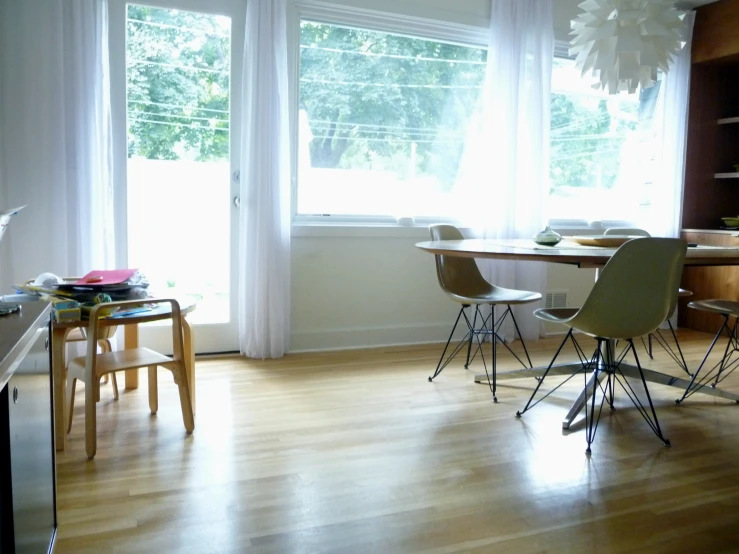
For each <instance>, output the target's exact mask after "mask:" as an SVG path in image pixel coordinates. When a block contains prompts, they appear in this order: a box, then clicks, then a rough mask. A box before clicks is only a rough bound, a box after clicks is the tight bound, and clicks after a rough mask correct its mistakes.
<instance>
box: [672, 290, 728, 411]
mask: <svg viewBox="0 0 739 554" xmlns="http://www.w3.org/2000/svg"><path fill="white" fill-rule="evenodd" d="M688 308H693V309H695V310H701V311H704V312H712V313H716V314H719V315H721V317H722V322H721V327H719V330H718V332H717V333H716V335H715V336H714V337H713V341H712V342H711V345H710V346H709V347H708V350H707V351H706V354H705V356H704V357H703V360H702V361H701V363H700V365H699V366H698V369H696V370H695V373H694V374H693V377H692V378H691V379H690V383H688V386H687V387H686V388H685V392H683V395H682V396H681V397H680V398H679V399H677V400H675V403H676V404H680V403H681V402H682V401H683V400H685V399H686V398H688V397H689V396H691V395H692V394H693V393H695V392H699V391H700V389H702V388H703V387H711V388H716V385H718V384H719V383H720V382H721V381H723V380H724V379H726V378H727V377H728V376H729V375H731V373H732V372H733V371H734V370H735V369H736V368H737V366H738V365H739V357H737V354H739V339H738V338H737V327H738V324H739V302H737V301H735V300H698V301H693V302H690V303H688ZM729 318H734V323H733V325H730V324H729ZM724 332H726V336H727V342H726V348H725V349H724V353H723V355H722V356H721V359H719V360H718V362H716V363H715V364H714V365H713V366H712V367H711V369H709V370H707V371H705V372H704V373H703V374H702V375H701V373H702V371H703V366H705V365H706V362H707V361H708V357H709V356H710V355H711V352H712V351H713V347H714V346H716V343H717V342H718V340H719V339H720V338H721V335H722V334H723V333H724ZM699 376H700V377H699Z"/></svg>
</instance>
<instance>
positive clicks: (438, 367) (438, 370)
mask: <svg viewBox="0 0 739 554" xmlns="http://www.w3.org/2000/svg"><path fill="white" fill-rule="evenodd" d="M468 307H469V305H468V304H465V305H463V306H462V307H461V308H460V310H459V313H458V314H457V319H456V320H455V321H454V326H453V327H452V332H451V333H449V338H448V339H447V341H446V345H445V346H444V350H443V351H442V353H441V357H440V358H439V363H438V364H437V365H436V371H434V374H433V375H432V376H431V377H429V378H428V380H429V383H431V382H432V381H433V380H434V379H436V377H437V376H438V375H439V373H441V372H442V371H443V370H444V368H445V367H446V366H447V364H449V362H450V361H451V360H452V359H453V358H454V356H456V355H457V352H459V350H460V349H461V347H462V345H463V344H466V342H467V337H466V336H465V339H464V340H463V341H462V342H461V343H460V344H458V345H457V347H456V348H455V349H454V351H453V352H452V353H451V354H450V355H449V357H448V358H447V359H446V361H444V356H445V355H446V351H447V350H448V349H449V343H451V341H452V337H453V336H454V331H456V330H457V325H458V324H459V320H460V318H461V317H462V316H464V318H465V321H466V322H467V326H468V327H470V322H469V320H468V319H467V316H466V314H465V313H464V310H465V308H468ZM469 332H470V333H472V332H473V331H472V329H470V331H469ZM470 340H472V335H471V336H470Z"/></svg>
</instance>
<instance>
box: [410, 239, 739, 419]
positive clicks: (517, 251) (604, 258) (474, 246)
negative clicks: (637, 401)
mask: <svg viewBox="0 0 739 554" xmlns="http://www.w3.org/2000/svg"><path fill="white" fill-rule="evenodd" d="M416 246H417V247H418V248H420V249H421V250H425V251H426V252H429V253H431V254H438V255H443V256H459V257H464V258H487V259H495V260H524V261H535V262H552V263H562V264H571V265H576V266H578V267H587V268H601V267H603V266H604V265H605V264H606V263H608V260H609V259H610V258H611V256H613V254H614V253H615V252H616V250H617V248H603V247H598V246H581V245H579V244H577V243H574V242H570V241H568V240H563V241H562V242H560V243H559V244H558V245H556V246H540V245H538V244H536V243H535V242H534V241H533V240H530V239H465V240H435V241H434V240H432V241H424V242H419V243H416ZM724 265H739V248H737V247H733V248H732V247H719V246H697V247H689V248H688V252H687V254H686V257H685V266H692V267H695V266H724ZM619 367H620V369H621V372H622V373H623V374H624V375H625V376H629V377H636V378H639V372H638V369H637V367H636V366H632V365H631V364H626V363H624V362H622V363H621V364H620V366H619ZM545 369H546V368H545V367H538V368H532V369H518V370H513V371H506V372H503V373H498V374H497V377H498V378H509V379H510V378H521V377H539V376H541V375H542V374H543V373H544V370H545ZM581 369H582V366H581V364H580V363H569V364H555V365H554V366H552V369H551V370H550V372H549V373H550V375H571V374H572V373H574V372H578V371H580V370H581ZM643 370H644V378H645V379H646V380H647V381H651V382H655V383H659V384H662V385H667V386H671V387H675V388H678V389H681V391H684V390H685V389H686V388H687V386H688V384H689V383H690V381H687V380H685V379H680V378H678V377H673V376H671V375H667V374H665V373H660V372H657V371H653V370H650V369H646V368H643ZM475 382H476V383H482V382H485V383H487V382H488V378H487V376H486V375H475ZM592 386H594V383H592V384H591V387H592ZM699 392H702V393H705V394H710V395H712V396H720V397H722V398H727V399H729V400H734V401H736V402H739V395H736V394H732V393H730V392H726V391H722V390H720V389H716V388H711V387H703V388H701V389H700V391H699ZM587 396H588V395H586V393H585V392H584V391H583V393H582V394H580V396H579V397H578V399H577V400H576V401H575V403H574V404H573V405H572V408H570V411H569V412H568V413H567V416H565V419H564V420H563V422H562V428H564V429H568V428H569V426H570V424H571V423H572V421H573V420H574V419H575V417H576V416H577V414H578V413H580V411H581V410H582V408H583V406H584V405H585V402H586V400H587Z"/></svg>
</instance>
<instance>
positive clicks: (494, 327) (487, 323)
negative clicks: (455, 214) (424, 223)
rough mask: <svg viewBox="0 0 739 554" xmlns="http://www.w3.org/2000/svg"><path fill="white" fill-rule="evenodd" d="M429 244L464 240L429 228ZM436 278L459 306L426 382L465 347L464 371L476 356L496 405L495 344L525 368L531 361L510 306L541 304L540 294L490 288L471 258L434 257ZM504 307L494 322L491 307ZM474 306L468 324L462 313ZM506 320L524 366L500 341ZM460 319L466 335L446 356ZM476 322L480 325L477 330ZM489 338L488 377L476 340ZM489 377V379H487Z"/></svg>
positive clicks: (448, 230) (447, 229) (442, 228)
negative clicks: (485, 308) (486, 311)
mask: <svg viewBox="0 0 739 554" xmlns="http://www.w3.org/2000/svg"><path fill="white" fill-rule="evenodd" d="M429 231H430V233H431V239H432V240H462V239H464V236H463V235H462V233H461V232H460V231H459V229H457V228H456V227H454V226H453V225H431V226H429ZM436 276H437V277H438V280H439V285H440V286H441V288H442V290H443V291H444V292H445V293H446V294H447V296H449V298H451V299H452V300H454V301H455V302H458V303H459V304H461V308H460V310H459V313H458V314H457V319H456V321H455V322H454V326H453V327H452V332H451V333H450V334H449V339H448V340H447V342H446V345H445V346H444V351H443V352H442V353H441V358H440V359H439V363H438V364H437V366H436V371H435V372H434V374H433V375H432V376H431V377H429V378H428V380H429V382H431V381H433V380H434V379H435V378H436V377H437V376H438V375H439V373H441V372H442V370H443V369H444V368H445V367H446V366H447V365H448V364H449V362H450V361H451V360H452V359H453V358H454V357H455V356H456V355H457V354H458V353H459V351H460V350H462V348H464V347H465V346H466V347H467V359H466V361H465V364H464V367H465V369H467V368H468V367H469V365H470V363H471V362H472V360H473V359H474V358H475V357H476V356H477V354H478V353H479V354H480V357H481V359H482V362H483V367H484V368H485V374H486V375H487V376H488V383H489V384H490V390H491V392H492V393H493V401H494V402H497V401H498V398H497V396H496V378H495V376H496V358H497V344H498V342H500V343H501V344H502V345H503V346H505V347H506V348H507V349H508V351H509V352H510V353H511V354H513V356H514V357H515V358H516V359H517V360H518V362H519V363H520V364H521V365H522V366H523V367H525V368H530V367H531V358H530V357H529V352H528V350H527V349H526V343H525V342H524V340H523V337H522V336H521V332H520V330H519V328H518V323H516V318H515V317H514V316H513V311H512V309H511V306H513V305H517V304H529V303H531V302H538V301H539V300H541V294H539V293H538V292H530V291H526V290H515V289H505V288H503V287H498V286H495V285H492V284H490V283H489V282H488V281H487V280H486V279H485V278H484V277H483V276H482V274H481V273H480V270H479V268H478V267H477V263H476V262H475V260H473V259H472V258H460V257H452V256H442V255H437V256H436ZM499 304H500V305H503V306H505V310H504V311H503V313H502V314H501V315H500V316H499V317H498V318H497V319H496V316H495V307H496V306H497V305H499ZM485 305H488V306H490V314H488V315H487V316H483V313H482V311H481V310H480V307H481V306H485ZM472 306H474V315H473V318H472V321H470V318H469V316H468V315H467V312H466V309H467V308H470V307H472ZM507 317H510V318H511V321H512V322H513V326H514V327H515V329H516V334H517V335H518V337H519V339H521V345H522V346H523V351H524V354H525V356H526V362H524V361H523V360H522V359H521V358H520V357H519V356H518V355H517V354H516V353H515V352H514V351H513V350H512V349H511V347H510V346H509V345H508V344H506V342H505V341H504V340H503V339H502V338H501V337H500V335H499V331H500V328H501V326H502V325H503V323H504V322H505V320H506V318H507ZM462 318H464V321H465V323H466V324H467V333H466V334H465V336H464V338H462V340H461V341H459V343H457V345H456V347H455V348H454V350H453V351H452V352H451V354H449V356H447V357H446V358H445V356H446V353H447V350H448V349H449V344H450V343H451V341H452V338H453V336H454V331H455V330H456V329H457V325H458V324H459V321H460V319H462ZM478 321H480V325H479V326H478V324H477V323H478ZM481 336H482V337H488V338H490V342H491V344H492V359H491V364H490V365H491V370H492V371H491V373H488V369H487V364H486V363H485V356H484V354H483V351H482V344H483V341H482V340H481V339H480V337H481ZM473 341H476V342H477V345H476V349H475V352H474V354H473V353H472V343H473ZM491 374H492V375H491Z"/></svg>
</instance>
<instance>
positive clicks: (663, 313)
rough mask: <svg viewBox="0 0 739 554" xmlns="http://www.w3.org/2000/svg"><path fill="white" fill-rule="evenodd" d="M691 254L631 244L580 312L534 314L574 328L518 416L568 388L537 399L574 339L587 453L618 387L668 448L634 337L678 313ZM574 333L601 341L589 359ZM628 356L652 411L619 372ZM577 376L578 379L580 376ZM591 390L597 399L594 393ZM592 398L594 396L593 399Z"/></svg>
mask: <svg viewBox="0 0 739 554" xmlns="http://www.w3.org/2000/svg"><path fill="white" fill-rule="evenodd" d="M686 251H687V244H686V243H685V242H684V241H682V240H680V239H668V238H641V239H635V240H630V241H628V242H626V243H624V244H623V245H622V246H621V247H620V248H619V249H618V250H617V251H616V253H615V254H614V255H613V257H612V258H611V259H610V260H609V262H608V263H607V264H606V266H605V267H604V268H603V270H602V272H601V273H600V276H599V278H598V280H597V281H596V283H595V285H594V286H593V290H592V291H591V292H590V294H589V295H588V298H587V299H586V300H585V303H584V304H583V306H582V307H581V308H580V309H578V310H572V309H567V308H564V309H558V308H552V309H539V310H536V311H535V312H534V314H535V315H536V316H537V317H538V318H540V319H543V320H544V321H549V322H555V323H562V324H564V325H567V326H568V327H569V328H570V329H569V331H568V332H567V335H566V336H565V338H564V340H563V341H562V344H561V345H560V347H559V349H558V350H557V352H556V353H555V355H554V358H553V359H552V361H551V363H550V364H549V366H548V367H547V369H546V371H545V372H544V374H543V376H542V378H541V379H540V380H539V382H538V383H537V385H536V388H535V389H534V392H533V393H532V394H531V397H530V398H529V400H528V402H527V403H526V406H525V407H524V409H523V410H521V411H519V412H517V413H516V415H517V416H518V417H521V415H523V414H524V413H525V412H526V411H528V410H530V409H531V408H533V407H534V406H535V405H536V404H538V403H539V402H540V401H541V400H543V399H544V398H546V397H547V396H549V394H551V393H552V392H553V391H554V390H556V389H557V388H559V387H560V386H561V385H562V384H563V383H560V384H559V385H558V386H556V387H554V389H553V390H551V391H549V392H548V393H547V394H545V395H544V396H542V397H541V398H539V399H537V400H536V401H534V399H535V398H536V395H537V393H538V392H539V389H540V387H541V385H542V383H543V382H544V380H545V379H546V377H547V374H548V373H549V370H550V369H551V368H552V366H553V365H554V362H555V361H556V359H557V357H558V356H559V353H560V352H561V351H562V347H563V346H564V345H565V343H566V342H567V340H568V339H570V340H572V342H573V344H574V345H575V349H576V351H577V352H578V355H579V356H580V362H581V364H582V369H581V371H580V373H583V374H585V389H584V397H585V398H586V406H585V438H586V441H587V444H588V446H587V450H586V452H587V453H588V454H590V452H591V448H590V446H591V444H592V442H593V439H594V438H595V433H596V431H597V428H598V421H599V420H600V413H601V411H602V409H603V403H604V401H607V402H608V404H609V406H610V407H611V409H613V397H614V387H615V384H616V383H618V384H619V385H620V386H621V387H622V388H623V390H624V391H625V392H626V394H627V396H628V397H629V399H630V400H631V401H632V402H633V404H634V405H635V406H636V407H637V409H638V410H639V413H640V414H641V415H642V417H644V420H645V421H646V422H647V424H648V425H649V427H650V428H651V429H652V431H653V432H654V433H655V435H657V437H659V439H660V440H662V441H663V442H664V444H665V445H668V446H669V444H670V441H669V440H667V439H666V438H665V437H664V435H663V434H662V430H661V429H660V426H659V421H658V420H657V412H656V411H655V409H654V404H653V403H652V398H651V396H650V395H649V389H648V388H647V382H646V380H645V379H644V372H643V371H642V368H641V364H640V363H639V357H638V356H637V353H636V349H635V348H634V342H633V339H634V337H640V336H643V335H646V334H648V333H651V332H653V331H654V330H655V329H656V328H657V327H658V326H659V325H660V324H661V323H662V322H663V321H664V320H665V319H667V316H668V315H669V314H670V312H671V310H673V309H674V306H675V302H676V298H677V290H678V285H679V284H680V276H681V274H682V269H683V263H684V262H685V253H686ZM573 312H574V313H573ZM573 331H580V332H582V333H585V334H586V335H590V336H592V337H594V338H595V339H596V340H597V343H598V344H597V347H596V349H595V352H594V353H593V355H592V356H591V357H590V358H588V357H586V356H585V355H584V353H583V351H582V348H580V346H579V344H577V341H576V340H575V338H574V336H573ZM617 340H622V341H626V342H627V343H628V344H627V348H626V350H625V351H624V352H623V353H621V354H619V355H616V354H615V351H614V346H615V341H617ZM629 352H632V353H633V355H634V359H635V361H636V368H637V369H638V373H639V376H640V378H641V379H640V380H641V383H642V385H643V396H644V398H645V399H646V402H647V404H648V408H649V410H647V406H645V405H644V403H643V402H642V400H641V399H640V398H639V396H638V395H637V393H636V391H635V390H634V389H633V388H632V386H631V384H630V383H629V381H628V380H627V379H626V377H624V375H623V373H621V370H620V368H619V366H620V364H621V362H622V361H623V360H624V358H625V356H626V355H627V354H628V353H629ZM588 371H591V372H592V374H591V377H590V380H589V379H588V375H587V373H588ZM574 375H577V373H575V374H574ZM574 375H571V376H570V377H568V378H567V379H566V380H565V381H564V382H567V381H568V380H569V379H571V378H572V377H573V376H574ZM602 378H605V379H604V381H601V379H602ZM591 390H592V395H590V394H589V393H590V391H591ZM599 390H600V392H601V393H602V395H601V400H600V405H599V406H598V408H597V411H596V396H598V391H599ZM588 398H590V399H589V401H588ZM588 404H589V405H588Z"/></svg>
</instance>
